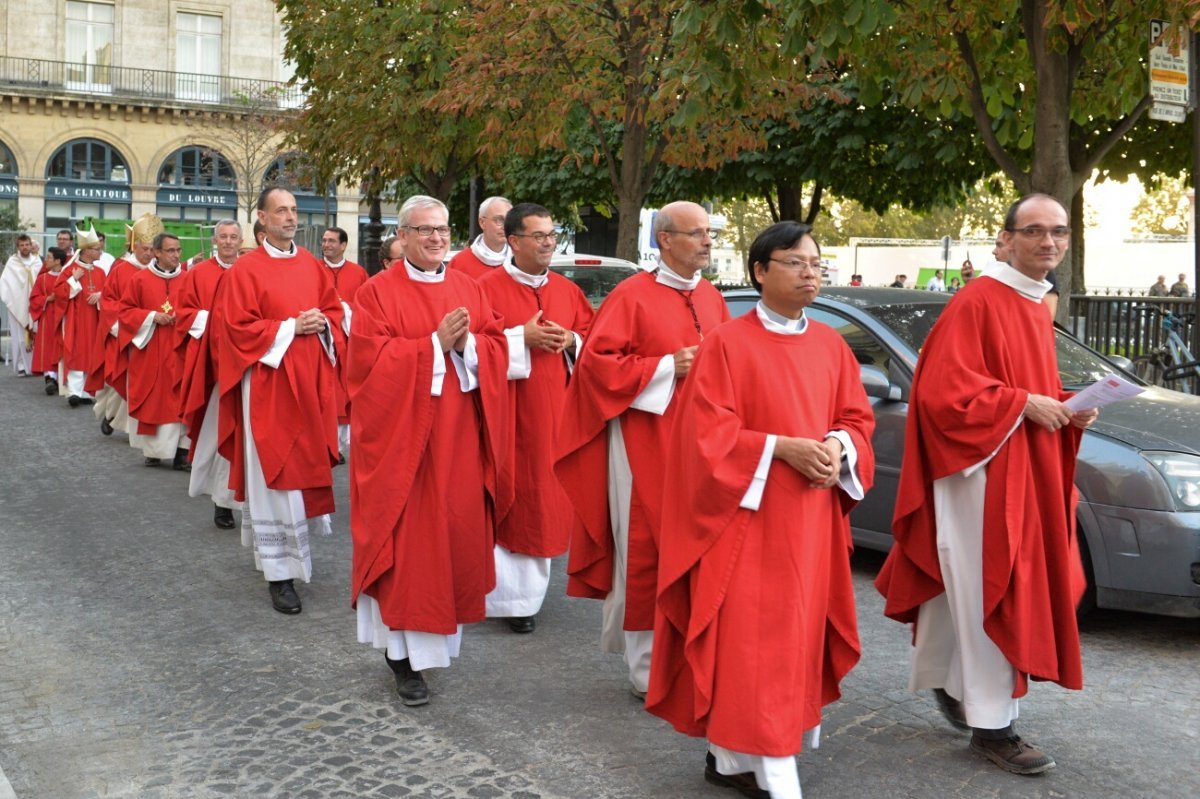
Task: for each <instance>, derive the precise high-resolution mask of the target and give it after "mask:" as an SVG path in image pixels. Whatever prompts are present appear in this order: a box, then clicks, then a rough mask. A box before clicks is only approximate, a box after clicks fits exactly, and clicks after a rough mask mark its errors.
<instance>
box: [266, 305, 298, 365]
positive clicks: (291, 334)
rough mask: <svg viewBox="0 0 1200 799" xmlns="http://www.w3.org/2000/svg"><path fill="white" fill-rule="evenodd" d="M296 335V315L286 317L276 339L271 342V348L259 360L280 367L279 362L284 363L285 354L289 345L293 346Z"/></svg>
mask: <svg viewBox="0 0 1200 799" xmlns="http://www.w3.org/2000/svg"><path fill="white" fill-rule="evenodd" d="M295 337H296V319H295V317H292V318H291V319H285V320H284V321H283V323H282V324H280V325H279V331H278V332H277V333H276V334H275V341H274V342H273V343H272V344H271V349H269V350H267V352H266V354H265V355H263V356H262V357H261V358H259V359H258V362H259V363H261V364H262V365H264V366H269V367H271V368H272V369H278V368H279V364H281V363H283V354H284V353H285V352H287V349H288V347H290V346H292V339H294V338H295Z"/></svg>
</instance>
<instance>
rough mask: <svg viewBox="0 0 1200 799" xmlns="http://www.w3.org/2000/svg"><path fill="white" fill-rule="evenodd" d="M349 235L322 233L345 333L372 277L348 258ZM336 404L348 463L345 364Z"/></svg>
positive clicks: (335, 230) (329, 230)
mask: <svg viewBox="0 0 1200 799" xmlns="http://www.w3.org/2000/svg"><path fill="white" fill-rule="evenodd" d="M348 241H349V236H347V235H346V231H344V230H342V229H341V228H340V227H329V228H325V232H324V233H322V234H321V254H322V255H323V256H324V260H323V261H322V263H323V264H324V265H325V268H326V269H327V270H329V276H330V277H331V278H332V279H333V289H334V291H336V292H337V295H338V302H340V303H341V304H342V312H343V313H344V314H345V315H344V316H343V317H342V332H343V333H344V334H346V335H347V336H348V335H350V319H351V316H352V315H353V313H354V312H353V310H352V309H353V303H354V295H355V294H357V293H358V289H359V287H360V286H362V284H363V283H366V282H367V278H368V277H370V276H369V275H368V274H367V270H366V269H363V268H362V267H361V266H359V265H358V264H356V263H354V262H353V261H348V260H346V243H347V242H348ZM337 373H338V375H337V377H338V379H337V383H336V386H337V406H338V447H339V449H340V450H341V455H340V457H339V460H340V461H341V462H342V463H345V462H346V453H347V452H349V451H350V397H349V396H348V395H347V393H346V374H345V371H344V370H343V369H342V366H341V365H340V364H339V365H338V370H337Z"/></svg>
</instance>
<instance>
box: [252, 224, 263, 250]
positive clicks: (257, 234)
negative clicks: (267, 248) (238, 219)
mask: <svg viewBox="0 0 1200 799" xmlns="http://www.w3.org/2000/svg"><path fill="white" fill-rule="evenodd" d="M251 233H252V234H253V235H254V246H255V247H261V246H262V243H263V240H264V239H265V238H266V237H267V228H266V227H265V226H264V225H263V223H262V222H259V221H258V220H257V219H255V220H254V228H253V230H251Z"/></svg>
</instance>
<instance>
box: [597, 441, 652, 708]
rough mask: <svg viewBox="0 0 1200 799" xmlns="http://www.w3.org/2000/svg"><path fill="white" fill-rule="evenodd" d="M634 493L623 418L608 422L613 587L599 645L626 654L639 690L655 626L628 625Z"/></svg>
mask: <svg viewBox="0 0 1200 799" xmlns="http://www.w3.org/2000/svg"><path fill="white" fill-rule="evenodd" d="M632 497H633V471H632V470H631V469H630V468H629V456H628V454H627V453H626V452H625V438H624V436H623V435H622V434H621V421H620V419H613V420H611V421H610V422H609V423H608V516H609V519H610V524H611V525H612V532H613V555H614V557H613V587H612V590H611V591H609V593H608V596H606V597H605V598H604V607H603V610H602V626H601V629H600V648H601V649H602V650H604V651H605V652H618V653H623V654H624V655H625V665H626V666H627V667H628V669H629V681H630V682H631V683H633V687H634V688H636V689H637V690H638V691H642V692H645V691H646V690H647V689H648V688H649V686H650V651H651V650H652V649H653V648H654V631H653V630H626V629H625V574H626V563H627V561H628V556H629V506H630V502H631V500H632Z"/></svg>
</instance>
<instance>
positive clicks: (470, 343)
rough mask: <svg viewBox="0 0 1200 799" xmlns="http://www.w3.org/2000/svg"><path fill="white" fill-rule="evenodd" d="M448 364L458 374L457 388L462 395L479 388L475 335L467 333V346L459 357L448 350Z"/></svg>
mask: <svg viewBox="0 0 1200 799" xmlns="http://www.w3.org/2000/svg"><path fill="white" fill-rule="evenodd" d="M450 362H451V363H453V364H454V371H456V372H458V387H459V389H461V390H462V393H464V394H466V393H467V392H468V391H474V390H475V389H477V388H479V353H478V352H476V350H475V334H474V333H467V346H465V347H463V351H462V354H461V355H460V354H459V353H458V352H457V351H456V350H454V349H451V350H450Z"/></svg>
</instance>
